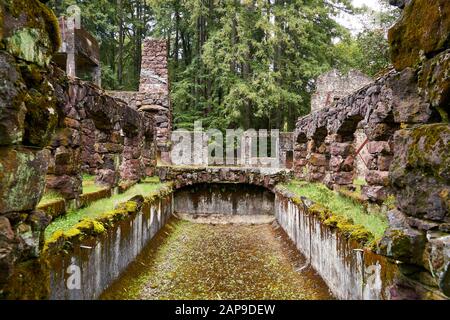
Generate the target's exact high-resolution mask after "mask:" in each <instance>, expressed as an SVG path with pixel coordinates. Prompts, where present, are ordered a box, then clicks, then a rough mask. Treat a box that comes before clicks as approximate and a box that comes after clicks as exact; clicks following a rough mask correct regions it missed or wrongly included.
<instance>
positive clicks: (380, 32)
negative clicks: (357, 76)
mask: <svg viewBox="0 0 450 320" xmlns="http://www.w3.org/2000/svg"><path fill="white" fill-rule="evenodd" d="M381 3H382V4H383V5H384V8H383V11H381V12H373V11H370V10H368V9H367V8H366V9H365V10H363V13H364V15H365V20H367V21H369V22H370V24H369V25H366V26H365V28H364V30H363V31H362V32H360V33H359V34H357V35H356V36H351V35H347V36H345V37H343V38H342V39H341V41H340V42H339V43H337V44H336V46H335V48H334V51H335V55H336V56H335V58H336V60H335V61H334V65H335V66H336V67H337V68H338V69H340V70H341V71H343V72H347V71H348V70H350V69H356V70H359V71H362V72H363V73H365V74H367V75H369V76H372V77H373V76H376V75H377V74H379V73H380V72H383V71H384V70H386V69H387V68H388V67H389V66H390V65H391V61H390V50H389V43H388V41H387V31H388V29H389V28H390V27H391V26H392V24H393V23H394V22H395V20H396V19H397V18H398V17H399V14H400V13H399V10H398V9H394V7H392V6H389V4H388V1H385V0H382V1H381Z"/></svg>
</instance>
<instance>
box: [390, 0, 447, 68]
mask: <svg viewBox="0 0 450 320" xmlns="http://www.w3.org/2000/svg"><path fill="white" fill-rule="evenodd" d="M449 41H450V6H449V5H448V0H435V1H427V0H414V1H411V2H409V3H408V4H407V5H406V6H405V8H404V10H403V13H402V17H401V19H400V21H398V22H397V23H396V24H395V25H394V26H393V27H392V28H391V30H389V43H390V45H391V53H392V54H391V58H392V62H393V64H394V66H395V68H396V69H397V70H403V69H405V68H407V67H414V66H415V65H416V64H418V63H419V61H420V59H421V52H423V53H424V54H425V55H429V54H432V53H436V52H439V51H442V50H445V49H447V47H448V44H449Z"/></svg>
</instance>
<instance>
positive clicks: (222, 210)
mask: <svg viewBox="0 0 450 320" xmlns="http://www.w3.org/2000/svg"><path fill="white" fill-rule="evenodd" d="M274 203H275V195H274V193H273V192H272V191H270V190H268V189H266V188H264V187H262V186H257V185H251V184H244V183H198V184H194V185H190V186H184V187H181V188H179V189H178V190H176V191H175V193H174V208H173V210H174V213H175V215H176V216H178V217H180V218H182V219H187V220H196V221H203V222H222V223H229V222H239V223H269V222H272V221H273V220H274V212H275V207H274Z"/></svg>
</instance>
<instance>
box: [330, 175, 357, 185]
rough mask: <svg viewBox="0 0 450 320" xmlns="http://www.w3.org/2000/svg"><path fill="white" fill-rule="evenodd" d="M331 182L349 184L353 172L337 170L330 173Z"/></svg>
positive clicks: (351, 180)
mask: <svg viewBox="0 0 450 320" xmlns="http://www.w3.org/2000/svg"><path fill="white" fill-rule="evenodd" d="M331 180H332V183H334V184H337V185H349V184H352V183H353V172H337V173H333V175H332V178H331Z"/></svg>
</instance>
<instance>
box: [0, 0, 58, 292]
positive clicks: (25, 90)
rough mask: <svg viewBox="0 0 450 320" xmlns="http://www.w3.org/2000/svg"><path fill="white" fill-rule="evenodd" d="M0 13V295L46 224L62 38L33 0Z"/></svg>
mask: <svg viewBox="0 0 450 320" xmlns="http://www.w3.org/2000/svg"><path fill="white" fill-rule="evenodd" d="M24 10H26V12H28V14H23V12H24ZM0 14H1V18H0V30H1V31H0V79H1V84H0V297H2V296H3V290H2V289H3V287H4V285H5V284H6V283H7V282H8V280H9V279H10V277H11V275H13V274H14V273H16V272H17V271H18V270H20V269H21V266H23V265H24V263H26V262H27V261H30V260H32V259H34V258H36V257H37V256H38V255H39V252H40V247H41V243H42V240H43V230H44V229H45V227H46V225H47V224H48V223H49V219H48V218H47V217H46V216H45V215H44V214H43V213H41V212H39V211H36V210H35V207H36V205H37V203H38V202H39V201H40V199H41V197H42V194H43V192H44V187H45V175H46V172H47V168H48V159H49V152H48V150H45V146H47V145H48V143H49V141H50V139H51V137H52V135H53V132H54V130H55V128H56V127H57V125H58V112H59V110H58V105H57V102H56V98H55V89H54V88H53V86H52V85H51V78H52V68H51V66H50V65H49V63H50V59H51V56H52V55H53V54H54V53H55V52H57V50H58V48H59V45H60V43H61V40H60V38H59V32H58V22H57V20H56V17H55V16H54V15H53V12H51V11H50V10H49V9H47V8H46V7H45V5H43V4H42V3H40V2H38V1H36V0H31V1H30V0H27V1H24V0H23V1H19V0H17V1H6V2H5V1H2V2H1V4H0ZM6 23H7V25H6ZM28 265H30V264H28ZM36 273H38V270H36Z"/></svg>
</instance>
